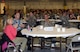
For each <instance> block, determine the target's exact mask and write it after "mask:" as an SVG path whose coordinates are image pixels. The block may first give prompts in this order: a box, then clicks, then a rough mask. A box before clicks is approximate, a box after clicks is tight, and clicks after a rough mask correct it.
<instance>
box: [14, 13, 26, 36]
mask: <svg viewBox="0 0 80 52" xmlns="http://www.w3.org/2000/svg"><path fill="white" fill-rule="evenodd" d="M14 17H15V18H14V19H13V26H14V25H16V24H18V27H17V37H25V36H23V35H22V33H21V30H22V29H23V28H24V27H25V25H24V24H22V22H21V20H20V13H18V12H17V13H15V15H14Z"/></svg>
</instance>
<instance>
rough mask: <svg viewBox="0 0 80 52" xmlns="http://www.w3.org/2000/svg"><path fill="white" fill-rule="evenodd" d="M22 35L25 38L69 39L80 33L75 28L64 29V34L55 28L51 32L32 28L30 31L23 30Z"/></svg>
mask: <svg viewBox="0 0 80 52" xmlns="http://www.w3.org/2000/svg"><path fill="white" fill-rule="evenodd" d="M21 32H22V34H23V35H26V36H33V37H36V36H37V37H63V38H66V37H69V36H74V35H76V34H78V33H80V30H79V29H77V28H66V30H65V32H62V31H60V32H57V28H55V27H54V28H53V31H44V30H43V29H39V26H38V27H35V28H33V30H32V31H28V30H27V29H23V30H22V31H21Z"/></svg>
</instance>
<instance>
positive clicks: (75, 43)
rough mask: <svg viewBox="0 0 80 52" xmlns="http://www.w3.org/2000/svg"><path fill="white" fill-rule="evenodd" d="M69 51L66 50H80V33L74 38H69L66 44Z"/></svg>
mask: <svg viewBox="0 0 80 52" xmlns="http://www.w3.org/2000/svg"><path fill="white" fill-rule="evenodd" d="M66 47H67V51H66V52H69V51H71V52H73V51H76V50H77V51H78V52H80V35H76V36H74V37H72V38H69V39H68V41H67V44H66Z"/></svg>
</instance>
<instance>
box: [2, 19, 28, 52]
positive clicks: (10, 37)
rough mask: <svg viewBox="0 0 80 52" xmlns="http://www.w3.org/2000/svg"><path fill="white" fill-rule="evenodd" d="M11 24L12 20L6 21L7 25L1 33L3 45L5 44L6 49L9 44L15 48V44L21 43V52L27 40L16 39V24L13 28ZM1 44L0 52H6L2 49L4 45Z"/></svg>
mask: <svg viewBox="0 0 80 52" xmlns="http://www.w3.org/2000/svg"><path fill="white" fill-rule="evenodd" d="M12 24H13V19H12V18H9V19H7V23H6V26H5V28H4V32H3V33H4V34H3V36H2V41H3V43H5V42H7V44H6V48H7V46H8V43H9V42H11V43H13V45H14V46H16V45H15V44H16V43H22V44H21V47H20V48H21V49H22V51H24V49H25V47H26V46H25V45H26V43H27V39H26V38H20V37H16V35H17V27H18V24H15V25H14V26H13V25H12ZM3 43H2V52H3V51H5V50H6V48H5V49H4V47H3V45H4V44H3ZM3 49H4V50H3Z"/></svg>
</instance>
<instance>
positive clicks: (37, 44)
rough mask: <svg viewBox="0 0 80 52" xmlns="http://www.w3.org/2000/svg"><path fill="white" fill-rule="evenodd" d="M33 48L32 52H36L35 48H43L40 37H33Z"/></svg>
mask: <svg viewBox="0 0 80 52" xmlns="http://www.w3.org/2000/svg"><path fill="white" fill-rule="evenodd" d="M31 47H32V52H33V51H34V48H41V42H40V37H32V40H31Z"/></svg>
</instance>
